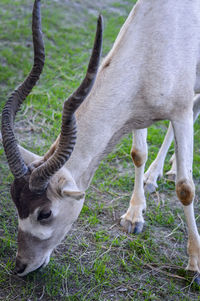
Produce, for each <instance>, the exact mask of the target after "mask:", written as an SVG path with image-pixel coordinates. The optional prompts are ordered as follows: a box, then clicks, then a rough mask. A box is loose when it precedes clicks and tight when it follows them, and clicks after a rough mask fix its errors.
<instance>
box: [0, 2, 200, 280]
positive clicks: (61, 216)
mask: <svg viewBox="0 0 200 301" xmlns="http://www.w3.org/2000/svg"><path fill="white" fill-rule="evenodd" d="M39 2H40V1H39V0H35V7H34V10H33V42H34V49H35V61H34V67H33V69H32V71H31V73H30V75H29V76H28V77H27V79H26V80H25V82H24V83H23V84H22V85H21V86H20V87H19V88H17V90H15V92H14V93H13V94H12V95H11V97H10V98H9V100H8V102H7V104H6V105H5V108H4V110H3V115H2V137H3V144H4V149H5V152H6V155H7V159H8V163H9V166H10V169H11V171H12V173H13V175H14V177H15V179H14V182H13V184H12V188H11V194H12V199H13V201H14V202H15V205H16V207H17V210H18V214H19V232H18V253H17V259H16V268H17V271H18V274H19V275H20V276H24V275H26V274H27V273H29V272H31V271H33V270H35V269H37V268H38V267H40V266H42V265H46V264H47V263H48V261H49V258H50V254H51V252H52V250H53V249H54V248H55V247H56V245H58V244H59V243H60V241H61V240H62V239H63V238H64V236H65V235H66V234H67V232H68V231H69V229H70V228H71V226H72V224H73V222H74V221H75V220H76V219H77V217H78V215H79V213H80V211H81V208H82V206H83V202H84V191H85V190H86V189H87V188H88V186H89V184H90V181H91V179H92V176H93V174H94V172H95V170H96V169H97V167H98V165H99V163H100V161H101V160H102V158H103V157H104V156H106V155H107V154H108V153H109V152H110V151H111V150H112V149H113V147H114V145H115V144H116V143H117V142H118V141H119V139H120V138H121V137H122V136H123V135H124V134H125V133H128V132H130V131H132V130H133V136H134V139H133V147H132V151H131V154H132V158H133V161H134V164H135V187H134V191H133V195H132V197H131V200H130V205H129V208H128V210H127V212H126V213H125V214H124V215H123V216H122V219H121V224H122V226H123V227H124V228H125V229H126V230H127V231H128V232H133V233H139V232H141V231H142V227H143V223H144V219H143V211H144V210H145V209H146V201H145V196H144V190H143V173H144V165H145V161H146V158H147V144H146V129H145V128H147V127H148V126H150V125H151V124H152V123H154V122H155V121H157V120H164V119H167V120H170V121H171V123H172V126H173V129H174V136H175V142H176V158H177V181H176V192H177V195H178V198H179V199H180V201H181V202H182V204H183V208H184V212H185V216H186V221H187V225H188V235H189V239H188V253H189V263H188V266H187V268H188V269H190V270H193V271H196V272H200V238H199V234H198V230H197V226H196V222H195V217H194V210H193V198H194V193H195V188H194V184H193V179H192V161H193V111H192V108H193V96H194V87H195V89H196V91H195V92H197V90H198V84H200V81H199V80H198V75H199V74H198V71H199V70H198V67H199V65H198V64H199V57H200V55H199V50H200V48H199V46H200V14H199V11H200V2H199V0H190V1H189V0H177V1H174V0H166V1H162V0H151V1H150V0H139V1H138V2H137V4H136V5H135V7H134V8H133V10H132V11H131V13H130V15H129V16H128V18H127V20H126V22H125V24H124V25H123V27H122V28H121V30H120V33H119V35H118V37H117V39H116V41H115V43H114V46H113V48H112V49H111V51H110V52H109V54H108V55H107V57H106V58H105V59H104V60H103V62H102V64H101V66H100V68H99V70H98V72H97V65H98V61H99V57H100V52H101V34H102V27H101V17H100V18H99V21H98V28H97V35H96V40H95V41H96V42H95V44H94V50H93V53H92V57H91V60H90V64H89V67H88V71H87V75H86V77H85V79H84V81H83V83H82V84H81V86H80V87H79V88H78V89H77V90H76V92H75V93H74V94H73V95H72V96H70V97H69V99H68V100H67V101H66V102H65V103H64V109H63V118H62V128H61V133H60V135H59V137H58V138H57V140H56V142H55V143H54V144H53V145H52V147H51V148H50V150H49V151H48V152H47V154H46V155H44V156H43V157H39V156H37V155H35V154H33V153H31V152H29V151H27V150H25V149H24V148H22V147H20V146H19V145H18V144H17V142H16V140H15V136H14V131H13V122H14V117H15V114H16V112H17V110H18V109H19V106H20V104H21V103H22V102H23V100H24V99H25V97H26V96H27V95H28V93H29V92H30V91H31V89H32V87H33V86H34V84H35V82H36V81H37V79H38V78H39V74H40V73H41V71H42V66H43V64H44V50H43V42H42V37H41V31H40V21H39ZM96 72H97V76H96V80H95V82H94V85H93V88H92V90H91V91H90V89H91V86H92V83H93V81H94V78H95V75H96ZM84 98H85V100H84V102H83V103H82V105H81V106H80V107H79V108H78V106H79V105H80V103H81V102H82V101H83V99H84ZM77 108H78V110H77V113H76V119H77V139H76V146H75V148H74V150H73V147H74V144H75V131H76V130H75V115H74V111H75V110H76V109H77ZM72 150H73V152H72Z"/></svg>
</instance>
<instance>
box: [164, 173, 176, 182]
mask: <svg viewBox="0 0 200 301" xmlns="http://www.w3.org/2000/svg"><path fill="white" fill-rule="evenodd" d="M166 176H167V178H168V179H169V180H170V181H173V182H175V181H176V174H174V173H166Z"/></svg>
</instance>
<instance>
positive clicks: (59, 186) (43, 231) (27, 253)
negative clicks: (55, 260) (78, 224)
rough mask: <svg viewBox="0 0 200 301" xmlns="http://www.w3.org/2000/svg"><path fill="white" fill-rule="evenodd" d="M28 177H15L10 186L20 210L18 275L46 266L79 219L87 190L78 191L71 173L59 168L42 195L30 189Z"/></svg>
mask: <svg viewBox="0 0 200 301" xmlns="http://www.w3.org/2000/svg"><path fill="white" fill-rule="evenodd" d="M28 181H29V176H26V177H23V178H20V179H16V180H15V181H14V182H13V184H12V187H11V195H12V199H13V201H14V203H15V205H16V207H17V210H18V214H19V217H18V222H19V226H18V252H17V258H16V271H17V273H18V275H19V276H25V275H26V274H28V273H30V272H32V271H34V270H36V269H38V268H39V267H41V266H46V265H47V264H48V262H49V259H50V255H51V253H52V251H53V249H54V248H55V247H56V246H57V245H58V244H59V243H60V242H61V241H62V239H63V238H64V237H65V235H66V234H67V232H68V231H69V230H70V228H71V226H72V224H73V222H74V221H75V220H76V219H77V218H78V215H79V213H80V211H81V209H82V206H83V201H84V193H83V192H81V191H78V189H77V186H76V185H75V183H74V181H73V179H72V178H71V176H70V175H69V174H68V173H66V170H65V172H64V174H63V171H59V172H58V173H57V175H56V176H55V178H54V179H52V181H51V182H50V183H49V185H48V187H47V189H46V191H45V192H43V193H42V194H37V193H34V192H31V191H30V189H29V182H28Z"/></svg>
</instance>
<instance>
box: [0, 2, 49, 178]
mask: <svg viewBox="0 0 200 301" xmlns="http://www.w3.org/2000/svg"><path fill="white" fill-rule="evenodd" d="M32 35H33V45H34V65H33V67H32V70H31V72H30V73H29V75H28V76H27V78H26V79H25V81H24V82H23V83H22V84H21V85H20V86H19V87H18V88H16V89H15V90H14V92H13V93H12V94H11V95H10V97H9V99H8V101H7V103H6V104H5V106H4V109H3V112H2V127H1V131H2V140H3V147H4V150H5V153H6V156H7V160H8V164H9V167H10V170H11V172H12V174H13V175H14V177H15V178H21V177H23V176H24V175H26V174H27V172H28V167H27V166H26V164H25V162H24V160H23V158H22V156H21V154H20V151H19V148H18V145H17V141H16V138H15V134H14V120H15V116H16V113H17V111H19V109H20V106H21V104H22V103H23V101H24V100H25V98H26V97H27V96H28V94H29V93H30V92H31V90H32V88H33V87H34V86H35V84H36V82H37V81H38V79H39V77H40V74H41V73H42V69H43V66H44V60H45V54H44V44H43V40H42V31H41V16H40V0H35V2H34V6H33V13H32Z"/></svg>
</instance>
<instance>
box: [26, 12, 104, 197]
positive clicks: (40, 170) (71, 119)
mask: <svg viewBox="0 0 200 301" xmlns="http://www.w3.org/2000/svg"><path fill="white" fill-rule="evenodd" d="M102 34H103V20H102V16H101V15H100V16H99V18H98V22H97V30H96V37H95V41H94V46H93V50H92V55H91V58H90V62H89V65H88V69H87V73H86V76H85V78H84V80H83V81H82V83H81V85H80V86H79V88H78V89H77V90H76V91H75V92H74V93H73V94H72V95H71V96H70V97H69V98H68V99H67V100H66V101H65V102H64V107H63V115H62V126H61V133H60V139H59V143H58V146H57V149H56V150H55V152H54V154H53V155H52V156H51V157H50V158H49V159H48V160H47V161H46V162H44V163H43V164H42V165H40V166H39V167H37V168H36V169H35V170H33V172H32V174H31V177H30V181H29V188H30V190H32V191H34V192H42V191H44V190H45V189H46V187H47V185H48V182H49V180H50V178H51V177H52V176H53V175H54V174H55V173H56V172H57V171H58V170H59V169H60V168H61V167H62V166H63V165H64V164H65V163H66V162H67V160H69V158H70V156H71V154H72V151H73V149H74V146H75V143H76V120H75V115H74V113H75V111H76V109H77V108H78V107H79V106H80V105H81V103H82V102H83V101H84V99H85V98H86V97H87V95H88V94H89V92H90V90H91V89H92V86H93V84H94V81H95V78H96V74H97V71H98V66H99V61H100V57H101V48H102Z"/></svg>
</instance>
